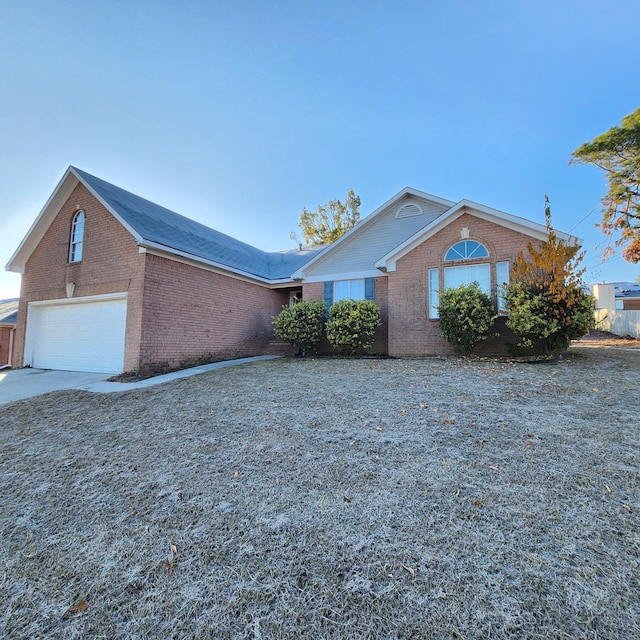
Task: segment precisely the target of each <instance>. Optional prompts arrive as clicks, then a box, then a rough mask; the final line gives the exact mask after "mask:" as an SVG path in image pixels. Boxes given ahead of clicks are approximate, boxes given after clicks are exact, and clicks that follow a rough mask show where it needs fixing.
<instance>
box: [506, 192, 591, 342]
mask: <svg viewBox="0 0 640 640" xmlns="http://www.w3.org/2000/svg"><path fill="white" fill-rule="evenodd" d="M545 218H546V223H547V233H548V239H547V241H546V242H544V243H542V245H541V246H540V248H539V249H538V248H536V247H534V246H533V245H532V244H531V243H530V244H529V245H528V248H527V249H528V252H529V258H528V259H527V258H525V256H524V255H523V253H522V252H521V253H520V254H519V255H518V257H517V259H516V261H515V263H514V266H513V272H512V279H511V283H510V284H509V285H508V286H507V294H506V300H507V307H508V311H509V318H508V319H507V326H508V327H509V328H510V329H511V330H512V331H513V332H514V333H515V334H516V335H517V336H518V343H517V346H518V347H523V348H526V349H530V350H533V351H534V352H535V353H539V354H549V353H554V352H558V351H562V350H564V349H567V347H568V346H569V344H570V343H571V340H574V339H576V338H579V337H581V336H583V335H585V334H586V333H588V332H589V331H590V330H591V329H592V328H593V326H594V312H593V299H592V298H591V296H589V295H587V294H586V293H585V292H584V290H583V289H582V287H581V277H582V275H583V273H584V269H583V268H580V266H579V265H580V262H581V261H582V258H583V257H584V253H582V252H581V253H579V252H578V246H577V245H574V244H567V243H565V242H563V241H562V240H560V239H558V237H557V235H556V233H555V232H554V230H553V227H552V226H551V210H550V207H549V200H548V198H545Z"/></svg>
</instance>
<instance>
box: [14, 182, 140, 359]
mask: <svg viewBox="0 0 640 640" xmlns="http://www.w3.org/2000/svg"><path fill="white" fill-rule="evenodd" d="M79 208H80V209H82V210H83V211H84V212H85V229H84V245H83V254H82V261H81V262H78V263H74V264H69V263H68V258H69V240H70V235H71V224H72V221H73V218H74V216H75V213H76V211H77V210H78V209H79ZM143 269H144V257H143V256H142V255H140V254H139V252H138V247H137V246H136V243H135V241H134V239H133V237H132V236H131V234H130V233H129V232H128V231H126V230H125V229H124V227H122V225H121V224H120V223H119V222H118V221H117V220H116V219H115V218H114V217H113V216H112V215H111V214H110V213H109V212H108V211H107V210H106V209H105V208H104V207H103V206H102V205H101V204H100V203H99V202H98V201H97V200H96V199H95V198H94V197H93V196H92V195H91V194H90V193H89V192H88V191H87V189H86V188H85V187H84V186H83V185H81V184H79V185H78V186H77V187H76V188H75V189H74V191H73V193H72V194H71V196H70V197H69V199H68V200H67V202H66V203H65V204H64V205H63V207H62V209H61V210H60V213H58V215H57V216H56V218H55V220H54V221H53V222H52V224H51V226H50V227H49V229H48V230H47V232H46V233H45V235H44V237H43V238H42V240H41V241H40V243H39V245H38V246H37V247H36V249H35V251H34V252H33V254H32V255H31V257H30V258H29V260H28V261H27V264H26V270H25V273H24V275H23V276H22V284H21V290H20V308H19V312H18V325H17V330H16V340H15V345H14V366H18V367H21V366H23V363H24V338H25V328H26V320H27V305H28V303H29V302H33V301H37V300H57V299H61V298H66V297H67V295H66V290H65V285H66V284H67V283H68V282H74V283H75V285H76V286H75V291H74V294H73V297H74V298H77V297H81V296H93V295H98V294H107V293H117V292H121V291H127V292H128V305H127V334H126V344H125V369H135V368H136V367H137V364H138V359H137V353H138V345H139V341H140V335H139V330H140V317H139V312H138V310H139V309H140V307H141V304H140V303H141V300H142V284H143Z"/></svg>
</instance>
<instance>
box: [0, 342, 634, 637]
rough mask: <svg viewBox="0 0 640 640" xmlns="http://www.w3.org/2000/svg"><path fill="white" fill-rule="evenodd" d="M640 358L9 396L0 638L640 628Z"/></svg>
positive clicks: (529, 633)
mask: <svg viewBox="0 0 640 640" xmlns="http://www.w3.org/2000/svg"><path fill="white" fill-rule="evenodd" d="M639 372H640V352H637V351H618V350H613V349H610V350H602V349H593V348H589V349H587V348H585V349H574V350H572V354H571V355H570V357H568V358H565V359H563V360H560V361H555V362H552V363H549V364H538V365H536V366H531V365H527V364H518V363H507V362H492V361H463V360H455V359H449V360H444V361H443V360H438V359H424V360H337V359H326V360H320V359H308V360H305V359H292V360H280V361H267V362H260V363H254V364H251V365H243V366H238V367H232V368H227V369H224V370H220V371H213V372H210V373H207V374H202V375H199V376H195V377H192V378H186V379H182V380H178V381H175V382H172V383H168V384H165V385H160V386H157V387H152V388H149V389H146V390H141V391H133V392H128V393H122V394H114V395H98V394H90V393H86V392H80V391H61V392H55V393H51V394H48V395H46V396H42V397H40V398H36V399H31V400H25V401H19V402H15V403H12V404H9V405H5V406H4V407H3V408H2V429H1V430H0V438H1V442H0V475H1V479H2V482H1V484H0V504H1V505H2V512H1V513H0V551H1V553H0V635H2V636H3V637H8V638H53V637H55V638H88V637H90V638H143V639H146V638H192V637H215V638H263V639H266V638H274V639H275V638H385V639H386V638H508V637H517V638H620V639H623V638H624V639H629V638H640V625H639V622H638V620H639V619H640V600H639V598H640V596H639V594H640V577H639V576H640V567H639V562H640V560H639V558H640V528H639V522H638V513H639V512H640V469H639V463H638V461H639V459H640V456H639V454H640V445H639V442H640V437H639V436H640V434H639V428H638V397H639V396H638V393H639V391H638V390H639V388H640V384H639V383H640V373H639Z"/></svg>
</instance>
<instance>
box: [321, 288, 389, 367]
mask: <svg viewBox="0 0 640 640" xmlns="http://www.w3.org/2000/svg"><path fill="white" fill-rule="evenodd" d="M380 322H381V320H380V307H379V306H378V305H377V304H376V303H375V302H373V300H339V301H338V302H335V303H334V304H332V305H331V307H330V308H329V319H328V320H327V325H326V329H327V339H328V340H329V342H330V343H331V345H332V346H333V347H334V348H335V349H337V350H338V351H341V352H344V353H347V354H349V355H355V354H358V353H362V352H363V351H364V350H365V349H368V348H370V347H371V346H372V345H373V338H374V334H375V331H376V327H378V325H379V324H380Z"/></svg>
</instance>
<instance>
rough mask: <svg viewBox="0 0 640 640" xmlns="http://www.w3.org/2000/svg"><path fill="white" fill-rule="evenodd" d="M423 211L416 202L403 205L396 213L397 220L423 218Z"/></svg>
mask: <svg viewBox="0 0 640 640" xmlns="http://www.w3.org/2000/svg"><path fill="white" fill-rule="evenodd" d="M421 215H422V209H421V208H420V206H419V205H417V204H416V203H415V202H409V203H408V204H403V205H402V206H401V207H400V208H399V209H398V210H397V211H396V218H411V217H413V216H421Z"/></svg>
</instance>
